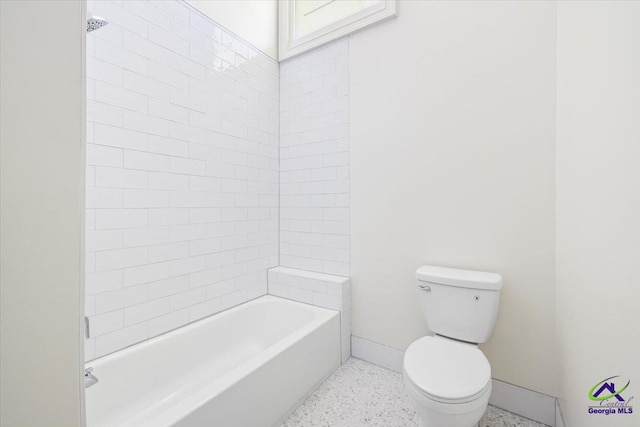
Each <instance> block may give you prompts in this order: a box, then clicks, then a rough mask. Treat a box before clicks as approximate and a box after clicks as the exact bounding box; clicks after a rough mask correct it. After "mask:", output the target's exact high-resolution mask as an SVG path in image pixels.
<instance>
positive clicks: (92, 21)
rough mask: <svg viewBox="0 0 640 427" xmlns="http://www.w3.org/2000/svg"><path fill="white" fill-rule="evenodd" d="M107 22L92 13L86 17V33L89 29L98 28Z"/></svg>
mask: <svg viewBox="0 0 640 427" xmlns="http://www.w3.org/2000/svg"><path fill="white" fill-rule="evenodd" d="M107 24H108V22H107V21H105V20H104V19H102V18H100V17H99V16H93V15H92V16H90V17H89V18H88V19H87V33H90V32H91V31H95V30H99V29H100V28H102V27H104V26H105V25H107Z"/></svg>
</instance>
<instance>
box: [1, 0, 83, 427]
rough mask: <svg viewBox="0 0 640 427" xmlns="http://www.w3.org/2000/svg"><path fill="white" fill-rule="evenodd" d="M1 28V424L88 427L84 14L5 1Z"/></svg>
mask: <svg viewBox="0 0 640 427" xmlns="http://www.w3.org/2000/svg"><path fill="white" fill-rule="evenodd" d="M0 19H1V21H0V30H1V35H0V40H1V43H2V46H1V47H0V52H2V54H1V57H0V64H1V69H0V76H1V91H0V93H1V95H0V100H1V105H0V132H1V133H0V139H1V141H2V143H1V148H0V158H1V159H2V163H1V167H0V169H1V188H0V195H1V202H0V206H1V213H0V217H1V221H2V223H1V229H0V235H1V240H0V246H1V252H2V258H1V265H0V271H1V276H0V278H1V279H0V283H1V285H0V293H1V297H0V301H1V305H0V319H1V326H0V352H1V353H0V361H1V364H0V371H1V372H0V407H1V408H2V409H1V410H0V425H2V426H3V427H17V426H32V427H39V426H42V427H45V426H47V427H48V426H52V425H56V426H68V427H75V426H78V427H79V426H80V425H81V421H82V417H81V399H82V396H83V394H81V390H82V389H81V370H82V368H83V363H82V348H81V345H80V343H81V342H82V341H81V322H80V319H81V317H82V315H81V303H80V301H81V297H82V281H81V278H82V274H81V268H82V264H81V260H82V239H81V228H82V204H83V193H82V191H81V189H82V186H81V183H82V178H83V143H82V140H83V128H84V114H83V111H84V108H83V107H84V94H83V90H84V81H83V79H82V73H83V61H84V52H83V45H84V43H83V38H84V32H85V28H86V17H85V12H84V8H83V4H82V3H81V2H77V1H60V2H28V1H27V2H25V1H2V2H0ZM27 23H28V24H27Z"/></svg>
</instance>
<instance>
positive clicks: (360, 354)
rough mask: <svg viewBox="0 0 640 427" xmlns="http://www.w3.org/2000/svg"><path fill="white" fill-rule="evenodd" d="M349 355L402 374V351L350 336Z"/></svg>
mask: <svg viewBox="0 0 640 427" xmlns="http://www.w3.org/2000/svg"><path fill="white" fill-rule="evenodd" d="M351 355H352V356H353V357H355V358H356V359H362V360H364V361H365V362H369V363H373V364H374V365H378V366H382V367H383V368H387V369H390V370H392V371H396V372H400V373H402V359H403V358H404V351H402V350H398V349H397V348H392V347H387V346H386V345H383V344H378V343H377V342H373V341H369V340H366V339H364V338H360V337H356V336H354V335H351Z"/></svg>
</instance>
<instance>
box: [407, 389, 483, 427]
mask: <svg viewBox="0 0 640 427" xmlns="http://www.w3.org/2000/svg"><path fill="white" fill-rule="evenodd" d="M405 385H406V388H407V394H408V395H409V400H410V401H411V405H412V406H413V408H414V409H415V410H416V413H417V415H418V425H419V426H420V427H478V422H479V421H480V418H482V416H483V415H484V413H485V411H486V410H487V406H488V405H489V396H491V383H489V385H488V387H487V389H486V390H485V392H484V393H483V394H482V395H480V396H478V398H477V399H475V400H473V401H470V402H465V403H442V402H437V401H435V400H432V399H429V398H428V397H426V396H425V395H424V394H422V393H421V392H420V391H418V390H416V388H415V386H414V385H413V384H411V383H410V382H409V381H407V380H406V378H405Z"/></svg>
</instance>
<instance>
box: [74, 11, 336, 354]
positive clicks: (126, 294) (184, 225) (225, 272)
mask: <svg viewBox="0 0 640 427" xmlns="http://www.w3.org/2000/svg"><path fill="white" fill-rule="evenodd" d="M87 9H88V10H89V11H90V12H91V13H93V14H96V15H99V16H101V17H103V18H105V19H106V20H107V21H109V25H107V26H106V27H104V28H102V29H100V30H98V31H95V32H92V33H90V34H89V35H88V37H87V77H88V79H87V97H88V101H87V120H88V126H87V147H86V148H87V164H88V167H87V184H86V185H87V200H86V204H87V211H86V224H87V233H86V273H87V275H86V314H87V315H88V316H89V317H90V324H91V328H90V332H91V338H90V339H89V340H87V342H86V353H85V357H86V359H87V360H90V359H92V358H95V357H99V356H102V355H105V354H107V353H110V352H113V351H116V350H118V349H121V348H123V347H126V346H128V345H131V344H134V343H136V342H139V341H143V340H145V339H147V338H150V337H153V336H156V335H159V334H161V333H163V332H166V331H168V330H170V329H174V328H176V327H179V326H182V325H184V324H186V323H188V322H191V321H194V320H197V319H199V318H202V317H204V316H208V315H210V314H213V313H215V312H218V311H220V310H223V309H225V308H228V307H230V306H233V305H237V304H239V303H242V302H244V301H247V300H249V299H251V298H255V297H256V296H259V295H262V294H265V293H266V291H267V269H268V268H270V267H274V266H276V265H278V204H279V201H278V196H279V166H278V161H279V159H278V126H279V67H278V64H277V63H276V62H275V61H273V60H272V59H270V58H268V57H267V56H266V55H265V54H263V53H261V52H259V51H257V50H256V49H255V48H253V47H252V46H251V45H249V44H247V43H246V42H244V41H243V40H241V39H239V38H238V37H236V36H235V35H234V34H232V33H230V32H229V31H227V30H225V29H224V28H222V27H220V26H218V25H217V24H216V23H214V22H213V21H211V20H210V19H208V18H206V17H205V16H203V15H202V14H200V13H199V12H197V11H196V10H194V9H192V8H191V7H189V6H188V5H186V4H185V3H183V2H180V1H151V2H146V1H125V2H110V1H88V3H87ZM338 163H341V162H338ZM336 173H337V171H336ZM336 203H337V202H336ZM323 206H324V205H323ZM335 214H338V212H337V211H336V212H335Z"/></svg>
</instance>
